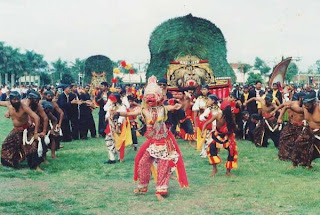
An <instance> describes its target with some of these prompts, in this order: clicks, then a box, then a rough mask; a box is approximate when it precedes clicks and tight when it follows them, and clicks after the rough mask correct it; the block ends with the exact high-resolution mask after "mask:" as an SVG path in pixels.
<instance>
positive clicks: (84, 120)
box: [79, 85, 97, 139]
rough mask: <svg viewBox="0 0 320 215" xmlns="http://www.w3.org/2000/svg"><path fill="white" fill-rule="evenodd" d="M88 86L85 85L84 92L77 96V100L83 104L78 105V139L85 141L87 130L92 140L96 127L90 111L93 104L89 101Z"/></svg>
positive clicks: (95, 133)
mask: <svg viewBox="0 0 320 215" xmlns="http://www.w3.org/2000/svg"><path fill="white" fill-rule="evenodd" d="M89 90H90V86H89V85H87V86H86V87H85V88H84V92H83V93H81V94H80V95H79V99H80V100H81V101H82V102H83V103H82V104H81V105H80V123H79V125H80V126H79V127H80V138H81V139H87V134H88V130H90V133H91V137H92V138H94V137H96V135H97V131H96V126H95V123H94V119H93V116H92V110H93V109H94V104H93V102H92V101H91V98H90V94H89Z"/></svg>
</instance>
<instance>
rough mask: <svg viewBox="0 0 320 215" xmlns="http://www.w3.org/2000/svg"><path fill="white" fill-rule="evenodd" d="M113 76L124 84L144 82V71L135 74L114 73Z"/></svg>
mask: <svg viewBox="0 0 320 215" xmlns="http://www.w3.org/2000/svg"><path fill="white" fill-rule="evenodd" d="M114 77H115V78H121V79H122V82H123V83H126V84H140V83H146V73H137V74H123V73H120V74H114Z"/></svg>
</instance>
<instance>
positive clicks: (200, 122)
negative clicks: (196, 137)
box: [196, 113, 212, 131]
mask: <svg viewBox="0 0 320 215" xmlns="http://www.w3.org/2000/svg"><path fill="white" fill-rule="evenodd" d="M211 117H212V113H210V114H209V115H208V118H207V119H206V120H205V121H200V118H199V116H197V118H196V121H197V126H198V127H199V128H200V130H201V131H202V130H203V129H205V128H203V126H204V124H205V123H206V122H207V121H208V120H210V118H211ZM207 130H212V123H210V124H208V125H207Z"/></svg>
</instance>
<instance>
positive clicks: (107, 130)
mask: <svg viewBox="0 0 320 215" xmlns="http://www.w3.org/2000/svg"><path fill="white" fill-rule="evenodd" d="M104 133H105V134H109V133H110V126H109V124H108V125H107V127H106V129H105V130H104Z"/></svg>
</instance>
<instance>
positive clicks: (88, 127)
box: [79, 114, 97, 139]
mask: <svg viewBox="0 0 320 215" xmlns="http://www.w3.org/2000/svg"><path fill="white" fill-rule="evenodd" d="M79 125H80V138H81V139H86V138H87V135H88V131H90V133H91V137H96V136H97V131H96V125H95V123H94V119H93V116H92V114H89V115H80V123H79Z"/></svg>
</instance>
